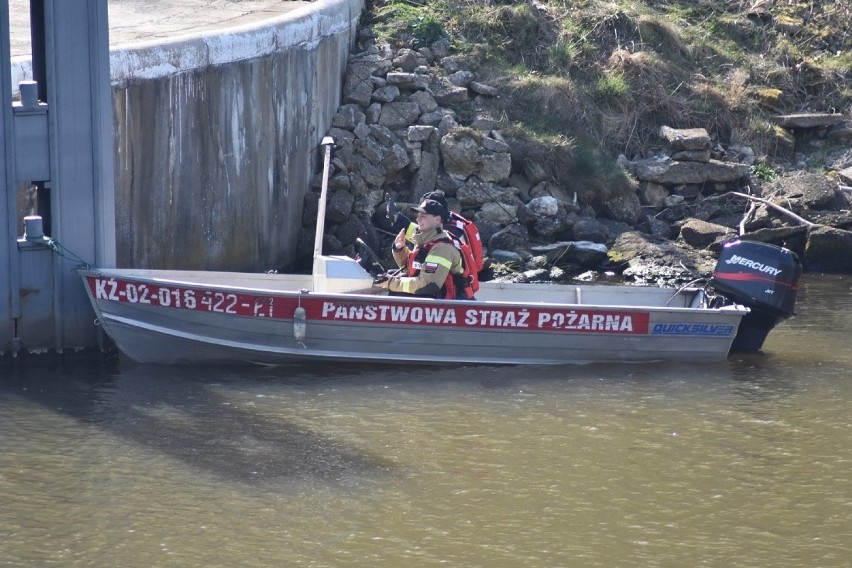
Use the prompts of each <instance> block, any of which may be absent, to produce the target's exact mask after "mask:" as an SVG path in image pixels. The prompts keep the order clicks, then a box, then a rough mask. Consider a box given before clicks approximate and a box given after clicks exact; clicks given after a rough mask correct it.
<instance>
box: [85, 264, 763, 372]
mask: <svg viewBox="0 0 852 568" xmlns="http://www.w3.org/2000/svg"><path fill="white" fill-rule="evenodd" d="M349 268H351V267H349ZM347 269H348V268H347ZM357 270H360V268H358V269H357ZM80 274H81V276H82V278H83V281H84V284H85V288H86V291H87V292H88V294H89V298H90V299H91V302H92V306H93V307H94V309H95V312H96V315H97V318H98V321H99V323H100V325H101V326H102V327H103V329H104V330H105V332H106V333H107V334H108V335H109V337H110V338H111V339H112V340H113V342H114V343H115V345H116V346H117V347H118V348H119V349H120V350H121V351H122V352H123V353H124V354H126V355H127V356H128V357H130V358H131V359H133V360H135V361H138V362H143V363H167V364H177V363H213V362H225V363H236V362H254V363H263V364H287V363H292V362H306V361H334V360H337V361H365V362H375V363H403V362H405V363H409V362H419V363H428V364H444V363H486V364H519V365H552V364H566V363H593V362H623V361H660V360H687V361H718V360H723V359H725V358H726V357H727V355H728V352H729V350H730V348H731V344H732V342H733V340H734V337H735V336H736V334H737V329H738V326H739V324H740V321H741V319H742V318H743V316H744V315H745V314H747V313H748V311H749V310H748V308H745V307H743V306H740V305H734V306H726V307H723V308H708V307H705V306H704V303H703V302H702V294H703V292H702V291H701V290H700V289H692V290H683V291H677V290H674V289H665V288H652V287H635V286H608V285H584V286H573V285H551V284H497V283H483V284H482V288H481V289H480V291H479V292H478V294H477V300H475V301H459V300H453V301H450V300H431V299H422V298H411V297H396V296H387V295H385V294H384V293H383V291H381V290H379V289H377V288H373V287H372V286H371V283H372V279H371V278H370V277H369V275H366V273H364V274H363V278H355V279H354V280H349V281H345V282H344V283H343V284H340V283H335V282H334V281H333V278H331V279H328V280H321V279H320V280H318V279H317V277H316V276H311V275H278V274H240V273H229V272H206V271H171V270H160V271H158V270H135V269H100V270H82V271H80ZM318 282H319V284H318ZM329 282H331V284H330V285H329ZM300 308H301V310H304V311H303V312H302V311H301V310H300ZM302 314H304V319H303V320H302V319H301V317H300V316H301V315H302Z"/></svg>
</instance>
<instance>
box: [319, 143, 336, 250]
mask: <svg viewBox="0 0 852 568" xmlns="http://www.w3.org/2000/svg"><path fill="white" fill-rule="evenodd" d="M320 145H321V146H322V147H323V149H324V150H325V158H324V161H323V166H322V191H321V192H320V199H319V210H318V211H317V232H316V235H315V236H314V264H316V261H317V258H319V257H320V256H322V236H323V234H324V233H325V202H326V198H327V197H328V175H329V169H330V168H331V148H332V146H334V138H332V137H331V136H326V137H324V138H323V139H322V142H321V143H320Z"/></svg>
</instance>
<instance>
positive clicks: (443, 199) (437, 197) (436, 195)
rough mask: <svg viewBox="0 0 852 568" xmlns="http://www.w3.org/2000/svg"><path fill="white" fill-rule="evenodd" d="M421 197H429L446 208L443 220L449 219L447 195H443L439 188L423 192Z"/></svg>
mask: <svg viewBox="0 0 852 568" xmlns="http://www.w3.org/2000/svg"><path fill="white" fill-rule="evenodd" d="M423 199H431V200H432V201H437V202H438V203H440V204H441V205H443V206H444V209H446V211H447V212H446V214H445V215H444V221H447V220H449V218H450V207H449V205H447V196H446V195H444V192H443V191H441V190H440V189H436V190H434V191H429V192H427V193H425V194H423Z"/></svg>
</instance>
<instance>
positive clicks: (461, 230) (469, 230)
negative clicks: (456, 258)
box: [446, 211, 483, 273]
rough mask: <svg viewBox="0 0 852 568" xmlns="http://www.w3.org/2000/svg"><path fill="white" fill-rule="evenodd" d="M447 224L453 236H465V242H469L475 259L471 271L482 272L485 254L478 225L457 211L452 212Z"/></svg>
mask: <svg viewBox="0 0 852 568" xmlns="http://www.w3.org/2000/svg"><path fill="white" fill-rule="evenodd" d="M446 224H447V228H449V229H450V232H451V233H452V234H454V235H459V234H461V235H464V240H465V241H467V245H468V246H469V247H470V251H471V254H472V257H473V264H471V267H470V271H471V272H473V273H478V272H479V271H480V270H482V266H483V252H482V238H481V237H480V236H479V229H478V228H477V226H476V224H475V223H474V222H473V221H471V220H470V219H467V218H465V217H462V216H461V215H459V214H458V213H456V212H455V211H450V220H449V221H447V223H446Z"/></svg>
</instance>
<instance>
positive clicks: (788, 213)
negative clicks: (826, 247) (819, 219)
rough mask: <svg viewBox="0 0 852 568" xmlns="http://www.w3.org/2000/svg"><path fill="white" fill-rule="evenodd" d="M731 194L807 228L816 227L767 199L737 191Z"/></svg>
mask: <svg viewBox="0 0 852 568" xmlns="http://www.w3.org/2000/svg"><path fill="white" fill-rule="evenodd" d="M731 194H733V195H739V196H740V197H745V198H746V199H750V200H752V201H757V202H758V203H763V204H764V205H766V206H767V207H770V208H772V209H774V210H776V211H778V212H779V213H782V214H784V215H786V216H788V217H790V218H791V219H793V220H795V221H798V222H799V223H801V224H803V225H806V226H808V227H813V226H815V225H816V223H813V222H811V221H808V220H807V219H805V218H803V217H799V216H798V215H796V214H795V213H793V212H792V211H790V210H788V209H784V208H783V207H781V206H780V205H776V204H774V203H772V202H771V201H769V200H767V199H763V198H762V197H755V196H754V195H749V194H747V193H740V192H739V191H732V192H731Z"/></svg>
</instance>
